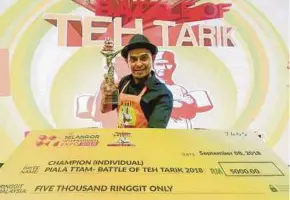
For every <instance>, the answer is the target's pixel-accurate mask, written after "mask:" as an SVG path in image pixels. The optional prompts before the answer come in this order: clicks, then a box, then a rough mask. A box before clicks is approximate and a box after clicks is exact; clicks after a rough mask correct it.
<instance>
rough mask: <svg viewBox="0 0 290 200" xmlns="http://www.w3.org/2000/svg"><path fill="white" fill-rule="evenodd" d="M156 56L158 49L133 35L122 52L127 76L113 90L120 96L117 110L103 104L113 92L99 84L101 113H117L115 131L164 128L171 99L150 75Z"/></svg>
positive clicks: (169, 111) (168, 116)
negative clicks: (128, 69) (127, 71)
mask: <svg viewBox="0 0 290 200" xmlns="http://www.w3.org/2000/svg"><path fill="white" fill-rule="evenodd" d="M157 52H158V48H157V47H156V46H155V45H154V44H152V43H150V41H149V40H148V39H147V38H146V37H145V36H144V35H141V34H136V35H134V36H133V37H132V38H131V40H130V41H129V44H128V45H127V46H125V47H124V48H123V49H122V51H121V55H122V57H123V58H124V59H125V60H126V62H127V64H128V67H129V68H130V70H131V74H130V75H128V76H125V77H123V78H122V79H121V81H120V82H119V84H118V85H117V86H115V87H118V90H119V94H120V97H119V103H118V105H117V106H115V105H110V104H105V103H104V102H105V101H106V98H107V97H109V96H111V95H112V91H113V90H114V89H115V88H114V87H113V86H110V85H108V84H107V83H106V81H104V82H103V83H102V85H101V93H102V101H101V112H102V113H106V112H109V111H111V110H114V109H117V113H118V127H119V128H166V126H167V123H168V121H169V118H170V115H171V112H172V107H173V97H172V93H171V92H170V90H169V89H168V88H167V87H166V85H165V84H164V83H161V82H160V81H159V80H158V79H157V78H156V77H155V74H154V72H153V71H152V66H153V62H154V60H155V56H156V54H157Z"/></svg>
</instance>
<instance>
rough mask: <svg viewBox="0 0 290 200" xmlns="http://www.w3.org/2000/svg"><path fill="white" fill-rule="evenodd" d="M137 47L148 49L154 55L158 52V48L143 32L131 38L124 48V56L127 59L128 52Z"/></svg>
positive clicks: (122, 52)
mask: <svg viewBox="0 0 290 200" xmlns="http://www.w3.org/2000/svg"><path fill="white" fill-rule="evenodd" d="M137 48H145V49H148V50H150V52H151V53H152V55H156V54H157V52H158V48H157V47H156V46H155V45H154V44H152V43H150V41H149V40H148V38H147V37H145V36H144V35H141V34H136V35H134V36H133V37H132V38H131V39H130V41H129V44H128V45H127V46H125V47H124V48H123V49H122V51H121V55H122V57H123V58H125V59H127V57H128V52H129V51H131V50H132V49H137Z"/></svg>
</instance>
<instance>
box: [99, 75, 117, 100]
mask: <svg viewBox="0 0 290 200" xmlns="http://www.w3.org/2000/svg"><path fill="white" fill-rule="evenodd" d="M117 89H118V85H117V84H115V83H111V82H110V81H109V78H108V75H107V74H106V75H105V80H104V81H103V82H102V84H101V93H102V95H103V97H106V96H111V95H112V94H113V91H115V90H117Z"/></svg>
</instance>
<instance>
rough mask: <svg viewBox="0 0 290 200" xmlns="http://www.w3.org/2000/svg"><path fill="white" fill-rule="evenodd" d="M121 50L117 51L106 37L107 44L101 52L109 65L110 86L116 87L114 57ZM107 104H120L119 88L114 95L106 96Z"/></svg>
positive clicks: (108, 82) (108, 77)
mask: <svg viewBox="0 0 290 200" xmlns="http://www.w3.org/2000/svg"><path fill="white" fill-rule="evenodd" d="M120 52H121V50H119V51H115V50H114V43H113V41H112V40H111V39H110V38H106V39H105V45H104V47H103V49H102V51H101V53H102V54H103V55H104V56H105V57H106V65H107V67H108V72H107V74H106V76H107V79H106V82H107V84H108V85H109V86H110V87H115V80H114V70H115V69H114V65H113V63H112V60H113V58H115V57H116V55H118V53H120ZM104 103H105V104H113V105H118V103H119V90H118V88H116V89H115V90H114V91H113V93H112V95H109V96H106V98H105V102H104Z"/></svg>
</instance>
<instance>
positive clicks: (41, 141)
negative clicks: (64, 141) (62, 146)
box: [36, 135, 60, 147]
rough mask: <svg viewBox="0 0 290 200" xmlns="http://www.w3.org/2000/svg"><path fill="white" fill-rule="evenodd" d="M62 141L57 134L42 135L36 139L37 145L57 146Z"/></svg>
mask: <svg viewBox="0 0 290 200" xmlns="http://www.w3.org/2000/svg"><path fill="white" fill-rule="evenodd" d="M59 143H60V140H59V139H58V138H57V137H56V136H55V135H52V136H47V135H40V136H39V137H38V138H37V140H36V146H38V147H40V146H47V147H48V146H53V147H57V146H58V145H59Z"/></svg>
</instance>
